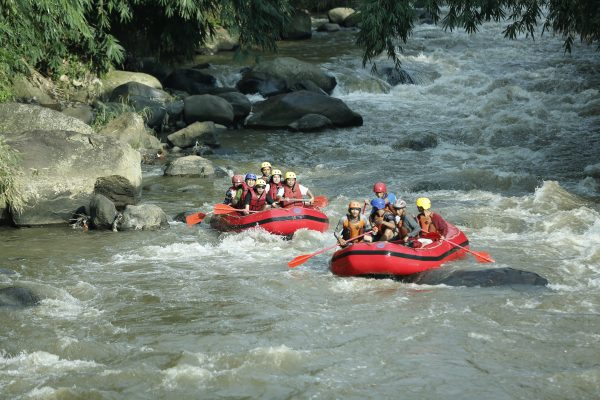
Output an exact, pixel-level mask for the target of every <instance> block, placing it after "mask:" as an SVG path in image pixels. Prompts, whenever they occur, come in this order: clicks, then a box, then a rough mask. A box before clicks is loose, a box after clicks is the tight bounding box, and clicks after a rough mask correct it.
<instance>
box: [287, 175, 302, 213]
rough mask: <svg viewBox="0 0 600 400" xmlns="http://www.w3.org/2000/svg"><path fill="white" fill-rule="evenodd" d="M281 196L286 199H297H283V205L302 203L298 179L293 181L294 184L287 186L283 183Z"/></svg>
mask: <svg viewBox="0 0 600 400" xmlns="http://www.w3.org/2000/svg"><path fill="white" fill-rule="evenodd" d="M283 197H284V198H286V199H298V200H299V201H298V200H292V201H290V200H284V201H283V206H284V207H287V206H291V205H294V204H302V193H300V184H299V183H298V181H296V183H294V186H292V187H289V186H288V185H283Z"/></svg>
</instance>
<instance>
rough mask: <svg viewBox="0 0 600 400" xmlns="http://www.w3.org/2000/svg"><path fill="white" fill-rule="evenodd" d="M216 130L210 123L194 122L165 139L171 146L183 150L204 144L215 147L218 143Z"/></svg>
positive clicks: (212, 123)
mask: <svg viewBox="0 0 600 400" xmlns="http://www.w3.org/2000/svg"><path fill="white" fill-rule="evenodd" d="M216 133H217V128H216V126H215V123H214V122H212V121H206V122H194V123H193V124H191V125H188V126H186V127H185V128H183V129H181V130H178V131H177V132H173V133H171V134H170V135H169V136H167V139H168V140H169V142H170V143H171V144H172V145H173V146H177V147H180V148H182V149H185V148H186V147H192V146H195V145H196V144H205V145H208V146H213V147H217V146H219V142H218V141H217V137H216Z"/></svg>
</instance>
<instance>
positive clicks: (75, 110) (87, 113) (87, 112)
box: [61, 104, 94, 125]
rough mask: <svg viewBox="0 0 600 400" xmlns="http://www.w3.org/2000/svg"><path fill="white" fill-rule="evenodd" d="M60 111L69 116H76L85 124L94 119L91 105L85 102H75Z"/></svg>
mask: <svg viewBox="0 0 600 400" xmlns="http://www.w3.org/2000/svg"><path fill="white" fill-rule="evenodd" d="M61 112H62V113H63V114H66V115H68V116H69V117H73V118H77V119H78V120H80V121H82V122H83V123H85V124H87V125H90V124H91V123H92V121H93V120H94V112H93V110H92V107H91V106H89V105H87V104H76V105H73V106H71V107H67V108H65V109H64V110H62V111H61Z"/></svg>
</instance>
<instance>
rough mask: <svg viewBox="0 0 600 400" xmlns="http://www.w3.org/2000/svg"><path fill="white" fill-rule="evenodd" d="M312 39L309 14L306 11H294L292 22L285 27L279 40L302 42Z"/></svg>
mask: <svg viewBox="0 0 600 400" xmlns="http://www.w3.org/2000/svg"><path fill="white" fill-rule="evenodd" d="M311 37H312V26H311V21H310V14H309V13H308V11H306V10H299V9H296V10H294V12H293V14H292V20H291V21H290V23H289V24H288V25H287V26H286V27H285V29H284V31H283V33H282V34H281V38H282V39H284V40H304V39H310V38H311Z"/></svg>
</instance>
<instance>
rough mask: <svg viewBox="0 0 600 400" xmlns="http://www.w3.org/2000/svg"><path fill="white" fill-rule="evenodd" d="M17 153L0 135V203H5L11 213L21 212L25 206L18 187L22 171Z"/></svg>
mask: <svg viewBox="0 0 600 400" xmlns="http://www.w3.org/2000/svg"><path fill="white" fill-rule="evenodd" d="M19 165H20V157H19V153H18V152H17V151H16V150H14V149H12V148H11V147H10V146H9V145H8V144H6V142H5V141H4V136H1V135H0V204H1V203H6V204H8V205H9V206H10V209H11V211H12V212H13V213H17V214H18V213H21V212H22V211H23V207H24V206H25V200H24V197H23V193H22V191H21V189H20V184H21V177H22V175H23V173H22V172H21V169H20V166H19Z"/></svg>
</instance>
